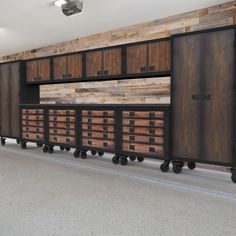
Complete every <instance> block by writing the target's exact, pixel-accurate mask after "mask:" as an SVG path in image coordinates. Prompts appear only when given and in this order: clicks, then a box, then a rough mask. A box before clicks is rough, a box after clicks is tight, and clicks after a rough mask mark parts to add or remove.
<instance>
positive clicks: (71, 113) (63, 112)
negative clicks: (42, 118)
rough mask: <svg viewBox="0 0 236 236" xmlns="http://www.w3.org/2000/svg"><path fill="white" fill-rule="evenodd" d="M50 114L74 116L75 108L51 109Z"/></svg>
mask: <svg viewBox="0 0 236 236" xmlns="http://www.w3.org/2000/svg"><path fill="white" fill-rule="evenodd" d="M49 115H61V116H74V115H75V110H49Z"/></svg>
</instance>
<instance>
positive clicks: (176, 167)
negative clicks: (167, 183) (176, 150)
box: [172, 163, 182, 174]
mask: <svg viewBox="0 0 236 236" xmlns="http://www.w3.org/2000/svg"><path fill="white" fill-rule="evenodd" d="M172 164H173V171H174V173H175V174H180V173H181V171H182V168H181V166H180V165H179V163H172Z"/></svg>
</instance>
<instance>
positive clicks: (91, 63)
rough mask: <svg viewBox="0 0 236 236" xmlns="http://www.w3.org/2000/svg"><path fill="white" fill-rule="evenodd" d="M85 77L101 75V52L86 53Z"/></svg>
mask: <svg viewBox="0 0 236 236" xmlns="http://www.w3.org/2000/svg"><path fill="white" fill-rule="evenodd" d="M86 75H87V77H97V76H101V75H102V51H95V52H88V53H87V54H86Z"/></svg>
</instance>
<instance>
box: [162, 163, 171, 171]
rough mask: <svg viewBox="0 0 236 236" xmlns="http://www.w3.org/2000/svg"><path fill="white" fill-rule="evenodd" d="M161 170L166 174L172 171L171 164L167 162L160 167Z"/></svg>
mask: <svg viewBox="0 0 236 236" xmlns="http://www.w3.org/2000/svg"><path fill="white" fill-rule="evenodd" d="M160 169H161V171H162V172H164V173H166V172H168V171H169V169H170V166H169V163H166V162H164V163H162V164H161V166H160Z"/></svg>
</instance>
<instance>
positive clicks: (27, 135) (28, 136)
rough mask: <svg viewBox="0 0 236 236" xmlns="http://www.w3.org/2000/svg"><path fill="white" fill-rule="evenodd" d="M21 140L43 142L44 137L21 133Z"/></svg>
mask: <svg viewBox="0 0 236 236" xmlns="http://www.w3.org/2000/svg"><path fill="white" fill-rule="evenodd" d="M22 138H23V139H28V140H39V141H43V140H44V135H43V134H40V133H38V134H37V133H29V132H23V133H22Z"/></svg>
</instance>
